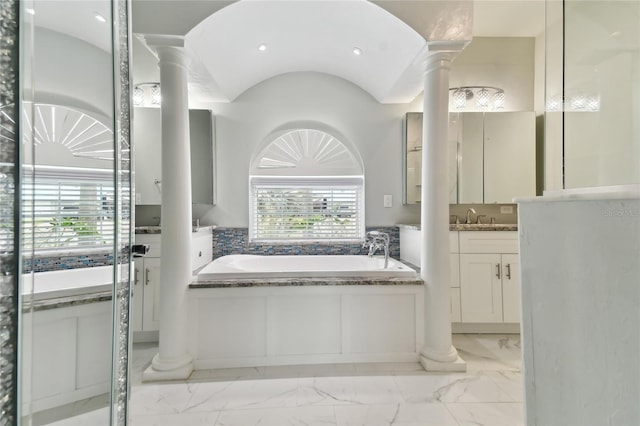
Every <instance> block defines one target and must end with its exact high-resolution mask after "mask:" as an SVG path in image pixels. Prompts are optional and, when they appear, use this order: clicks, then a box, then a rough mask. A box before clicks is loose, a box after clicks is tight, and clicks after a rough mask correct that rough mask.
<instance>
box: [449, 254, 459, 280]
mask: <svg viewBox="0 0 640 426" xmlns="http://www.w3.org/2000/svg"><path fill="white" fill-rule="evenodd" d="M449 286H450V287H460V255H459V254H458V253H449Z"/></svg>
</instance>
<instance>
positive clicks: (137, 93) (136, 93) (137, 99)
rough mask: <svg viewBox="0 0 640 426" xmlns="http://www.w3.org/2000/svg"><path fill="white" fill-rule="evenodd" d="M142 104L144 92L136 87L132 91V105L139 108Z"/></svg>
mask: <svg viewBox="0 0 640 426" xmlns="http://www.w3.org/2000/svg"><path fill="white" fill-rule="evenodd" d="M143 102H144V90H143V89H142V87H139V86H136V87H135V88H134V89H133V104H134V105H135V106H140V105H142V103H143Z"/></svg>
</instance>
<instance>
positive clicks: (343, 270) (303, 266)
mask: <svg viewBox="0 0 640 426" xmlns="http://www.w3.org/2000/svg"><path fill="white" fill-rule="evenodd" d="M317 277H331V278H377V279H384V278H409V279H415V278H416V277H417V275H416V272H415V271H414V270H413V269H412V268H410V267H408V266H407V265H405V264H403V263H402V262H399V261H397V260H395V259H392V258H389V264H388V267H387V268H385V267H384V257H381V256H374V257H369V256H331V255H328V256H257V255H247V254H233V255H229V256H223V257H220V258H218V259H216V260H214V261H213V262H211V263H209V264H208V265H206V266H205V267H204V268H203V269H202V270H201V271H200V272H199V273H198V277H197V278H198V280H201V281H210V280H218V279H220V280H229V279H251V278H260V279H269V278H317Z"/></svg>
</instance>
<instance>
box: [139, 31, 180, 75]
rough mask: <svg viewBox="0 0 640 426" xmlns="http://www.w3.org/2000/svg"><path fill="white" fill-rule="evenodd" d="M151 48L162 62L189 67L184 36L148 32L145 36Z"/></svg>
mask: <svg viewBox="0 0 640 426" xmlns="http://www.w3.org/2000/svg"><path fill="white" fill-rule="evenodd" d="M144 39H145V41H146V42H147V46H148V47H149V49H151V50H153V52H154V53H155V54H156V55H157V57H158V60H159V62H160V64H161V65H162V64H171V65H175V66H179V67H182V68H185V69H186V68H187V60H186V52H185V49H184V37H182V36H171V35H157V34H147V35H145V36H144Z"/></svg>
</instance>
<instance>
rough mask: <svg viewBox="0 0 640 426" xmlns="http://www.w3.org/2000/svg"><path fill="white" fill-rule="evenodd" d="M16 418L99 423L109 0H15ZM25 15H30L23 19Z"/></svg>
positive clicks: (108, 228)
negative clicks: (20, 40)
mask: <svg viewBox="0 0 640 426" xmlns="http://www.w3.org/2000/svg"><path fill="white" fill-rule="evenodd" d="M22 7H23V11H22V12H23V13H22V16H23V17H24V18H23V19H24V21H25V25H26V26H25V27H24V28H26V31H24V33H25V37H24V38H25V40H28V43H29V47H30V49H24V50H23V52H22V58H21V61H22V68H23V69H25V70H27V72H26V74H25V78H24V79H23V82H24V83H23V84H24V86H23V87H22V92H23V94H24V96H23V100H24V102H23V104H22V122H21V123H22V129H23V134H22V140H23V143H22V145H21V150H22V158H23V176H24V179H23V187H22V211H23V219H22V220H23V224H22V227H23V228H22V236H23V240H22V249H23V252H24V253H25V256H24V257H23V271H24V273H25V275H24V277H23V313H24V314H23V317H22V320H23V327H22V329H23V335H22V342H23V346H22V365H23V369H22V371H21V373H22V383H23V388H22V406H21V412H22V417H23V419H24V421H25V423H31V424H35V425H38V424H49V423H53V422H57V421H61V420H64V419H68V418H71V417H74V416H77V415H79V414H82V413H85V412H91V415H90V417H86V419H87V420H86V421H88V422H90V423H91V424H104V425H107V424H109V423H110V410H109V409H108V408H107V407H108V405H109V403H110V395H111V382H112V380H111V374H112V373H111V365H112V344H111V342H112V336H113V318H112V311H113V305H112V299H113V297H112V296H113V288H114V283H113V280H114V278H113V277H114V276H115V275H117V274H116V271H115V270H114V269H115V268H116V266H114V252H115V250H114V239H115V238H114V237H115V234H116V231H115V230H116V215H115V210H116V206H117V203H116V201H117V200H116V187H115V180H114V153H115V150H114V100H113V99H114V95H113V94H114V75H113V70H114V65H113V52H112V30H111V29H112V21H111V16H112V11H111V9H112V2H111V1H105V0H95V1H82V2H78V1H71V0H67V1H57V0H35V1H28V2H22ZM28 23H32V25H28Z"/></svg>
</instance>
